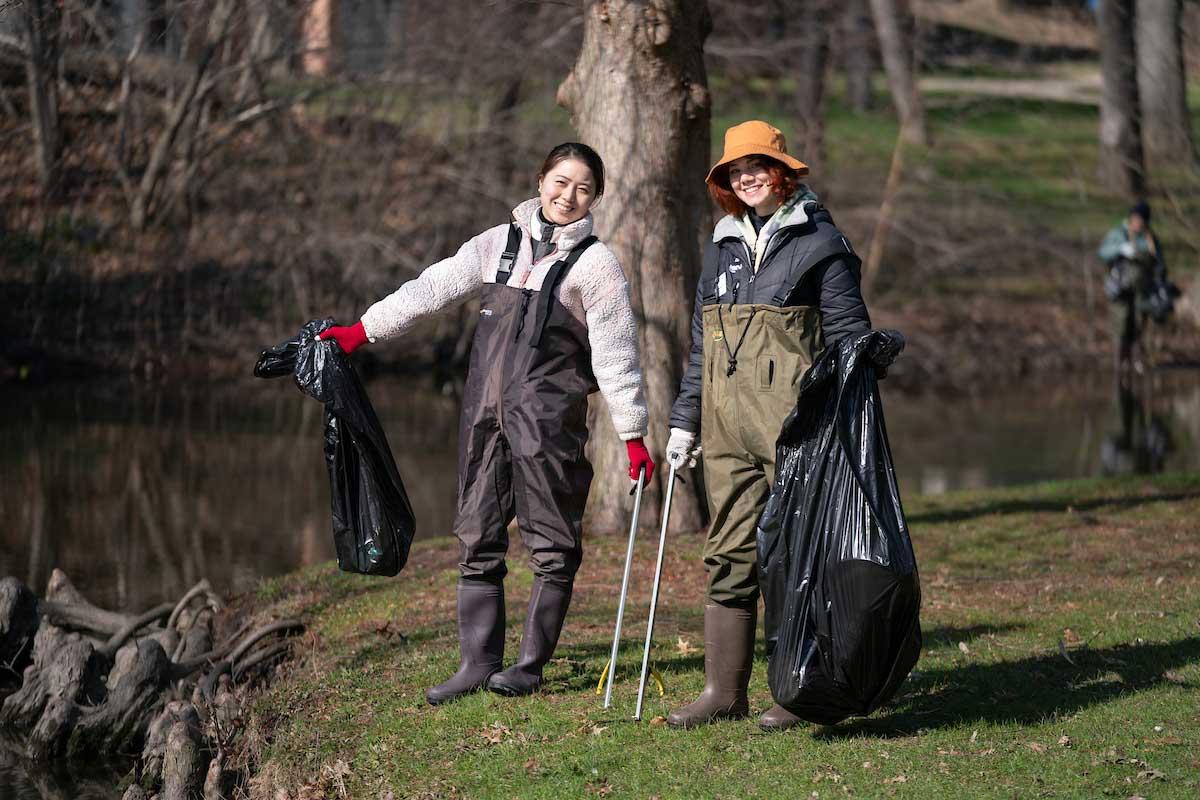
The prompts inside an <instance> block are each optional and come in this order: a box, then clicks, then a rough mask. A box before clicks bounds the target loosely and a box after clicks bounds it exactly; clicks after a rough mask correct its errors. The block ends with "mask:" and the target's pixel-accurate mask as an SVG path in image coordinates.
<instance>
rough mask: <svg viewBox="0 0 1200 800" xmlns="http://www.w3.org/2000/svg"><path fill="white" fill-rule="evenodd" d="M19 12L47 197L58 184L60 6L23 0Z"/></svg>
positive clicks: (36, 143) (42, 0)
mask: <svg viewBox="0 0 1200 800" xmlns="http://www.w3.org/2000/svg"><path fill="white" fill-rule="evenodd" d="M22 13H23V22H24V23H25V40H26V41H25V76H26V79H27V81H28V84H29V110H30V116H31V117H32V120H31V121H32V127H33V146H34V152H35V156H36V159H37V168H38V180H39V182H40V183H41V189H42V196H43V197H45V198H49V197H51V196H52V195H53V194H54V193H55V192H57V191H58V188H59V182H58V178H59V166H60V161H61V156H62V131H61V128H60V125H59V114H58V63H59V59H58V56H59V52H58V45H59V43H58V34H59V25H60V23H61V21H62V9H61V7H60V6H59V4H58V3H56V2H54V1H53V0H25V2H24V3H23V11H22Z"/></svg>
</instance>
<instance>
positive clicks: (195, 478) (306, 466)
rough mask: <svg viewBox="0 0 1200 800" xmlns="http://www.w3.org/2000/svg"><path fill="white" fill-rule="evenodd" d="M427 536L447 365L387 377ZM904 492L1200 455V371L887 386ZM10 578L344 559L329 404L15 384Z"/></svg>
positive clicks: (6, 433)
mask: <svg viewBox="0 0 1200 800" xmlns="http://www.w3.org/2000/svg"><path fill="white" fill-rule="evenodd" d="M368 391H369V392H370V394H371V397H372V399H373V401H374V402H375V405H376V408H377V410H378V411H379V414H380V417H381V419H382V420H383V423H384V427H385V428H386V429H387V432H388V436H389V438H390V441H391V444H392V448H393V451H394V453H395V455H396V459H397V463H398V465H399V468H400V473H401V475H402V476H403V478H404V481H405V485H406V487H407V489H408V491H409V494H410V497H411V499H412V502H413V506H414V508H415V510H416V513H417V517H418V520H419V526H420V530H421V532H422V534H424V535H428V534H441V533H445V532H447V531H448V530H449V526H450V522H451V517H452V514H453V504H454V492H455V483H456V479H455V459H454V452H455V445H456V439H457V414H458V401H457V399H455V398H454V397H452V396H446V395H443V394H441V393H440V392H438V391H435V390H434V389H433V388H432V386H431V384H430V382H429V380H428V379H423V378H414V379H405V380H401V379H395V378H391V379H386V380H376V381H373V382H371V383H370V384H369V386H368ZM884 403H885V406H886V412H887V423H888V430H889V434H890V437H891V442H892V448H893V451H894V454H895V457H896V462H897V470H898V473H899V476H900V483H901V489H902V492H903V493H904V494H906V495H912V494H915V493H939V492H944V491H947V490H951V489H957V488H969V487H986V486H997V485H1007V484H1018V483H1026V482H1030V481H1038V480H1045V479H1054V478H1067V477H1079V476H1095V475H1104V474H1128V473H1134V472H1157V471H1161V470H1200V448H1198V447H1197V446H1196V445H1197V443H1198V442H1200V373H1196V372H1182V371H1176V372H1169V373H1160V374H1157V375H1155V376H1154V377H1153V378H1151V379H1142V380H1139V381H1137V382H1136V383H1134V384H1132V385H1129V386H1125V387H1120V388H1119V387H1118V386H1117V385H1116V384H1114V383H1113V382H1111V381H1110V380H1108V379H1107V378H1106V377H1104V376H1097V377H1096V378H1095V379H1093V380H1087V379H1082V380H1081V379H1080V378H1079V377H1078V376H1072V377H1071V378H1069V379H1068V380H1064V381H1063V382H1062V383H1059V384H1047V383H1040V384H1037V385H1028V386H998V387H996V388H995V391H993V392H990V393H988V394H986V395H984V396H979V397H963V396H953V397H950V396H942V395H932V394H925V395H908V394H900V393H898V392H896V391H895V390H893V389H892V388H891V387H888V386H887V385H886V384H885V388H884ZM0 412H2V413H0V519H3V520H4V521H5V523H6V524H5V525H4V526H3V528H0V575H16V576H17V577H19V578H20V579H21V580H23V581H25V582H26V583H27V584H28V585H30V586H31V587H33V588H34V589H35V590H37V591H38V592H41V591H42V590H43V587H44V586H45V583H46V579H47V577H48V576H49V573H50V570H51V569H52V568H53V567H55V566H58V567H61V568H63V569H64V570H66V572H67V574H68V575H70V576H71V578H72V579H73V580H74V581H75V582H76V584H77V585H78V586H79V588H80V589H82V590H83V591H84V592H85V593H86V594H87V595H88V596H89V597H90V598H92V599H93V601H94V602H96V603H98V604H100V605H102V606H106V607H111V608H117V609H139V610H140V609H144V608H148V607H150V606H152V605H154V604H156V603H158V602H160V601H162V600H163V599H168V598H176V597H178V596H179V595H180V594H181V593H182V592H183V591H184V590H185V589H186V588H187V587H188V586H190V585H191V584H192V583H194V582H195V581H197V580H199V579H200V578H201V577H208V578H209V579H210V580H211V581H213V583H214V584H215V585H216V586H217V587H218V588H219V590H220V591H222V592H225V593H235V592H241V591H246V590H250V589H252V588H253V587H254V585H255V584H256V582H257V581H258V580H259V579H260V578H262V577H264V576H271V575H277V574H280V573H284V572H288V571H290V570H293V569H296V568H297V567H300V566H304V565H308V564H313V563H318V562H322V561H327V560H329V559H331V558H332V557H333V546H332V542H331V538H330V535H329V517H328V514H329V509H328V502H329V500H328V485H327V481H326V477H325V474H324V467H323V464H322V461H321V453H320V430H321V408H320V406H319V405H318V404H317V403H315V402H313V401H311V400H308V399H307V398H304V397H303V396H301V395H300V394H299V392H297V391H296V389H295V388H294V387H293V386H292V385H291V383H290V382H288V381H285V380H280V381H273V382H267V381H246V382H239V383H232V384H227V385H209V386H184V387H161V386H156V387H149V386H144V385H140V384H134V383H109V384H99V385H98V384H87V385H59V386H55V387H53V388H48V389H47V388H41V389H22V388H21V387H13V386H9V387H6V390H5V391H4V392H3V393H0ZM2 752H3V748H0V797H5V798H6V797H18V798H57V797H96V798H100V797H109V796H113V797H115V796H116V795H115V794H113V793H111V792H107V793H106V791H105V789H104V786H105V785H106V784H111V781H112V780H113V778H112V776H102V777H98V778H93V777H87V778H80V777H79V776H73V775H68V774H64V775H61V776H60V775H58V774H54V773H43V772H36V771H35V772H30V771H28V770H27V769H26V768H25V767H23V766H20V765H19V764H17V763H16V762H14V761H13V760H12V759H11V757H9V756H5V755H3V754H2Z"/></svg>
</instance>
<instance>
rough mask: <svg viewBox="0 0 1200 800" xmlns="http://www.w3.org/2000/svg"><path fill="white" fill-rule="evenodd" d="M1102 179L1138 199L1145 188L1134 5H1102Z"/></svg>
mask: <svg viewBox="0 0 1200 800" xmlns="http://www.w3.org/2000/svg"><path fill="white" fill-rule="evenodd" d="M1099 26H1100V72H1101V77H1102V78H1103V81H1104V86H1103V91H1102V94H1101V98H1100V178H1101V180H1103V181H1104V182H1105V184H1106V185H1107V186H1108V187H1109V188H1110V189H1112V190H1113V191H1114V192H1120V193H1123V194H1126V195H1130V196H1132V195H1137V194H1141V192H1142V191H1143V190H1144V188H1145V174H1146V168H1145V162H1144V160H1143V157H1142V131H1141V124H1140V121H1139V113H1138V112H1139V109H1138V83H1137V57H1136V54H1135V50H1134V4H1133V0H1101V2H1100V13H1099Z"/></svg>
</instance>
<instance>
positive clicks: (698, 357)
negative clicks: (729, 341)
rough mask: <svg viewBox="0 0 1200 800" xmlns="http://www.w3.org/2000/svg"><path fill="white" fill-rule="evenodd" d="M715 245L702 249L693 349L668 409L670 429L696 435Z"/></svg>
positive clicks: (693, 309) (693, 313)
mask: <svg viewBox="0 0 1200 800" xmlns="http://www.w3.org/2000/svg"><path fill="white" fill-rule="evenodd" d="M716 265H717V246H716V245H715V244H713V243H712V242H709V243H708V247H706V248H705V249H704V269H703V270H701V272H700V280H699V281H698V282H697V284H696V299H695V302H694V304H693V307H692V349H691V351H690V352H689V353H688V363H687V367H685V368H684V371H683V380H681V381H680V382H679V394H678V396H676V398H675V404H674V405H672V406H671V427H672V428H682V429H683V430H685V431H691V432H692V433H698V432H699V431H700V382H701V380H703V362H704V313H703V309H704V286H705V282H706V280H707V281H709V282H711V279H710V278H709V276H710V275H712V274H715V272H716V269H717V266H716Z"/></svg>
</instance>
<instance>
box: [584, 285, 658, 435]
mask: <svg viewBox="0 0 1200 800" xmlns="http://www.w3.org/2000/svg"><path fill="white" fill-rule="evenodd" d="M616 269H617V270H618V272H619V271H620V266H616ZM589 299H590V298H589ZM584 307H585V309H586V314H587V328H588V342H589V343H590V344H591V348H592V373H593V374H594V375H595V376H596V383H598V384H599V385H600V391H601V392H602V393H603V394H604V399H605V400H606V401H608V412H609V414H610V415H612V421H613V427H614V428H616V431H617V435H618V436H619V437H621V440H622V441H629V440H630V439H637V438H639V437H642V436H645V435H646V431H647V424H648V422H649V413H648V412H647V410H646V394H645V390H644V388H643V385H642V358H641V353H640V348H639V346H638V329H637V322H636V321H635V320H634V317H633V308H632V307H631V306H630V304H629V285H628V284H627V283H626V282H625V276H624V275H623V274H622V275H621V276H620V282H619V283H618V284H617V285H616V286H615V287H613V288H611V289H610V290H609V291H608V293H607V294H605V295H603V296H601V297H599V298H596V299H594V300H593V302H592V303H591V304H590V305H588V304H587V302H586V299H585V306H584Z"/></svg>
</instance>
